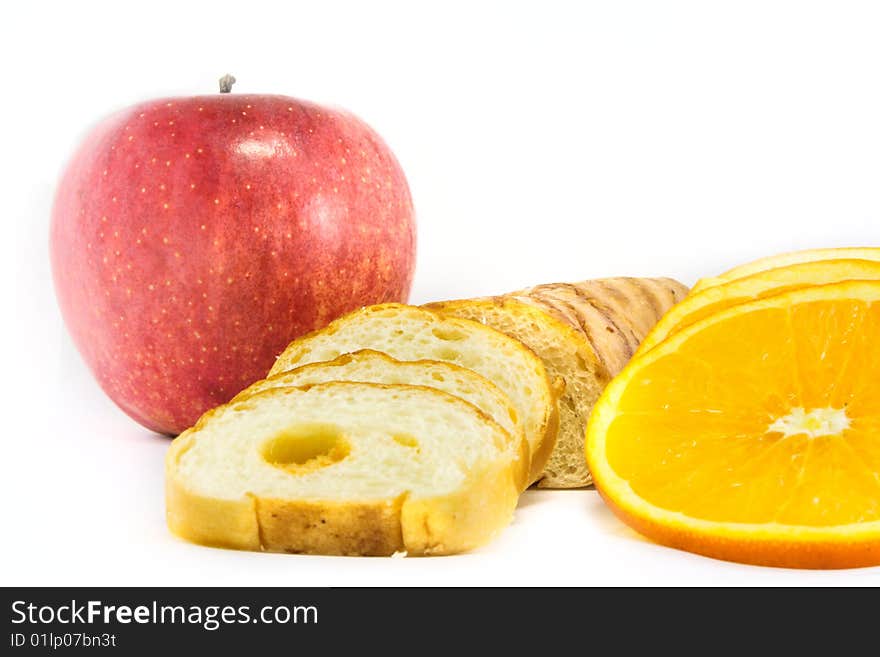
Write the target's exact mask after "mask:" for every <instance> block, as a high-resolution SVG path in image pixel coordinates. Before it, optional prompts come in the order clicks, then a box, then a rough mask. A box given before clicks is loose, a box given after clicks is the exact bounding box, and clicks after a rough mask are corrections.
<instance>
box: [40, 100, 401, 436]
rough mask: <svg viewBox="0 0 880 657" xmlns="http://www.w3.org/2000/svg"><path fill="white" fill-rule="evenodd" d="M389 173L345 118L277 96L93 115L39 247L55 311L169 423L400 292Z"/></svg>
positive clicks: (137, 398) (126, 402)
mask: <svg viewBox="0 0 880 657" xmlns="http://www.w3.org/2000/svg"><path fill="white" fill-rule="evenodd" d="M415 233H416V231H415V221H414V217H413V207H412V201H411V199H410V194H409V189H408V187H407V184H406V179H405V178H404V175H403V172H402V171H401V169H400V166H399V165H398V163H397V161H396V159H395V158H394V155H393V154H392V153H391V151H390V150H389V149H388V147H387V146H386V145H385V144H384V143H383V142H382V140H381V139H380V138H379V136H378V135H377V134H376V133H375V132H373V131H372V130H371V129H370V128H369V127H368V126H366V125H365V124H364V123H363V122H361V121H360V120H358V119H357V118H356V117H354V116H352V115H351V114H348V113H347V112H343V111H340V110H336V109H328V108H326V107H321V106H319V105H315V104H312V103H308V102H304V101H301V100H295V99H293V98H288V97H285V96H271V95H236V94H230V93H221V94H217V95H213V96H210V95H209V96H195V97H188V98H166V99H162V100H154V101H151V102H147V103H144V104H142V105H137V106H135V107H131V108H129V109H126V110H123V111H121V112H118V113H117V114H115V115H113V116H111V117H109V118H108V119H106V120H105V121H103V122H102V123H101V124H100V125H99V126H98V127H97V128H95V129H94V130H93V131H92V132H91V134H89V135H88V137H87V138H86V140H85V142H84V143H83V145H82V146H81V147H80V149H79V151H78V152H77V153H76V154H75V156H74V157H73V159H72V161H71V162H70V164H69V165H68V167H67V170H66V172H65V173H64V176H63V178H62V180H61V183H60V186H59V189H58V192H57V196H56V199H55V206H54V209H53V215H52V225H51V235H50V249H51V259H52V269H53V274H54V279H55V288H56V292H57V295H58V299H59V303H60V306H61V311H62V314H63V316H64V319H65V321H66V323H67V326H68V328H69V329H70V332H71V334H72V335H73V339H74V342H75V343H76V346H77V348H78V349H79V351H80V352H81V354H82V356H83V358H84V359H85V362H86V363H87V364H88V366H89V368H90V369H91V370H92V372H93V373H94V375H95V377H96V378H97V380H98V382H99V383H100V385H101V387H102V388H103V389H104V391H105V392H106V393H107V394H108V395H109V396H110V398H111V399H112V400H113V401H114V402H116V404H118V405H119V407H120V408H121V409H122V410H123V411H125V412H126V413H128V414H129V415H130V416H131V417H132V418H134V419H135V420H137V421H138V422H140V423H141V424H143V425H144V426H145V427H148V428H150V429H153V430H155V431H158V432H162V433H168V434H175V433H179V432H180V431H182V430H183V429H185V428H186V427H188V426H190V425H191V424H192V423H193V422H194V421H195V420H196V419H197V418H198V417H199V415H200V414H201V413H203V412H204V411H205V410H206V409H208V408H211V407H213V406H215V405H217V404H219V403H223V402H225V401H227V400H228V399H230V398H231V397H232V396H233V395H235V394H236V393H237V392H238V391H239V390H241V389H242V388H243V387H245V386H246V385H248V384H249V383H251V382H252V381H254V380H256V379H258V378H261V377H263V376H264V375H265V373H266V372H267V370H268V369H269V367H270V366H271V365H272V363H273V360H274V358H275V357H276V356H277V355H278V353H279V352H281V351H282V350H283V349H284V347H285V346H286V345H287V343H288V342H289V341H290V340H292V339H293V338H295V337H297V336H299V335H302V334H303V333H306V332H308V331H310V330H313V329H315V328H318V327H321V326H323V325H324V324H326V323H328V322H329V321H331V320H332V319H333V318H335V317H337V316H339V315H341V314H343V313H345V312H348V311H350V310H352V309H354V308H357V307H359V306H362V305H367V304H372V303H380V302H385V301H405V300H406V298H407V296H408V294H409V290H410V284H411V281H412V275H413V268H414V264H415Z"/></svg>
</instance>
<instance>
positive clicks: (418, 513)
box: [165, 382, 520, 556]
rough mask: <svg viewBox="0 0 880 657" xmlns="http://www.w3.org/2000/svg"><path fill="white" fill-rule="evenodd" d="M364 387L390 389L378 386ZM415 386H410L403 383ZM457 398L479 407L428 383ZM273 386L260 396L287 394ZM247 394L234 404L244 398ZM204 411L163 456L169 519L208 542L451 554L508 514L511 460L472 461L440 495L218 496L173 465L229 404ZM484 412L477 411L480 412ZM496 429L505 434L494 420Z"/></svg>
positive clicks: (274, 548) (513, 491)
mask: <svg viewBox="0 0 880 657" xmlns="http://www.w3.org/2000/svg"><path fill="white" fill-rule="evenodd" d="M325 385H330V386H334V385H369V386H376V387H382V388H391V387H395V386H388V385H382V384H360V383H358V384H346V383H342V384H340V383H338V382H331V383H327V384H317V385H316V386H312V387H319V386H325ZM407 387H415V386H407ZM423 390H429V391H431V393H432V394H436V395H442V396H444V397H446V398H448V400H449V401H450V403H454V404H462V405H464V406H467V407H468V409H469V411H470V412H480V411H479V409H476V408H475V407H473V406H472V405H470V404H468V403H467V402H465V401H463V400H461V399H458V398H457V397H453V396H452V395H448V394H447V393H444V392H440V391H438V390H435V389H431V388H423ZM285 391H289V389H285V388H274V389H271V390H266V391H262V392H260V393H258V394H257V396H263V395H273V394H279V395H280V394H287V393H286V392H285ZM250 399H252V398H246V399H242V400H239V401H238V402H235V404H238V405H241V404H247V403H248V401H249V400H250ZM231 405H233V404H232V403H230V404H227V405H225V406H220V407H218V408H216V409H213V410H211V411H209V412H207V413H206V414H205V415H203V416H202V417H201V418H200V419H199V421H198V422H197V423H196V425H195V426H194V427H192V428H191V429H188V430H187V431H185V432H184V433H182V434H180V436H178V437H177V438H176V439H175V440H174V441H173V442H172V444H171V447H170V448H169V450H168V453H167V455H166V459H165V472H166V509H167V511H166V517H167V523H168V527H169V529H170V530H171V531H172V533H174V534H175V535H177V536H179V537H180V538H183V539H185V540H187V541H190V542H193V543H198V544H201V545H208V546H213V547H222V548H232V549H239V550H255V551H267V552H288V553H296V554H325V555H346V556H390V555H393V554H395V553H400V552H403V553H406V554H408V555H412V556H427V555H447V554H455V553H459V552H463V551H467V550H471V549H474V548H476V547H479V546H481V545H483V544H485V543H487V542H488V541H489V540H491V539H492V538H493V537H494V536H495V535H496V534H498V533H499V532H500V531H501V530H502V529H503V528H504V527H505V526H506V525H507V524H509V522H510V520H511V519H512V517H513V513H514V510H515V508H516V504H517V500H518V496H519V492H520V488H519V486H518V485H517V482H516V480H515V473H514V469H513V466H512V463H511V461H510V460H509V459H503V458H500V459H498V460H495V461H491V462H480V463H475V464H474V466H473V467H472V468H471V470H470V471H469V474H468V477H467V478H466V480H465V482H464V483H463V485H462V486H460V487H459V488H457V489H456V490H455V491H452V492H451V493H448V494H445V495H435V496H424V497H416V496H413V495H411V494H409V493H403V494H401V495H398V496H396V497H394V498H389V499H375V500H351V501H340V500H323V499H305V498H304V499H277V498H272V497H261V496H258V495H255V494H253V493H246V494H245V495H243V496H242V498H241V499H238V500H226V499H217V498H212V497H207V496H203V495H199V494H198V493H196V492H194V491H192V490H191V489H190V488H189V487H188V486H187V485H186V481H184V479H183V477H181V476H180V474H179V472H178V463H179V461H180V459H181V457H182V456H183V455H184V454H185V453H186V451H187V450H188V449H190V448H191V447H192V443H193V441H194V440H196V439H197V435H198V431H199V430H200V428H201V427H203V426H204V425H205V424H206V423H207V422H209V421H210V419H211V417H212V416H214V415H215V414H217V413H220V412H222V411H223V409H225V408H226V407H227V406H231ZM480 413H481V412H480ZM484 418H485V419H486V422H488V423H491V425H492V427H493V430H496V431H498V432H502V431H503V430H502V429H501V428H500V427H498V425H496V424H495V423H494V422H493V421H491V420H489V419H488V416H485V415H484Z"/></svg>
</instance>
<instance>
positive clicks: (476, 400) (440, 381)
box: [232, 349, 530, 489]
mask: <svg viewBox="0 0 880 657" xmlns="http://www.w3.org/2000/svg"><path fill="white" fill-rule="evenodd" d="M329 381H361V382H366V383H386V384H406V385H416V386H424V387H426V388H436V389H437V390H442V391H443V392H446V393H449V394H450V395H455V396H456V397H459V398H461V399H463V400H464V401H466V402H468V403H470V404H473V405H474V406H476V407H477V408H478V409H480V410H481V411H483V412H484V413H485V414H486V415H488V416H489V417H490V418H491V419H492V420H494V421H495V423H496V424H498V425H499V426H500V427H501V428H502V429H504V430H505V432H506V434H507V436H508V440H509V442H510V450H511V452H512V454H513V458H514V469H515V470H516V478H517V481H518V482H519V485H520V487H521V488H522V489H524V488H525V487H526V486H528V483H529V482H528V474H529V463H530V461H529V443H528V442H527V441H526V437H525V432H524V431H523V426H522V422H521V421H520V420H519V417H518V415H517V412H516V409H514V408H513V406H512V405H511V402H510V400H509V399H508V398H507V397H505V396H504V394H503V393H502V392H501V391H500V390H499V389H498V387H497V386H496V385H495V384H494V383H492V382H491V381H489V380H488V379H486V378H485V377H482V376H480V375H479V374H477V373H476V372H473V371H471V370H468V369H465V368H464V367H460V366H458V365H453V364H452V363H444V362H442V361H437V360H417V361H399V360H395V359H393V358H391V357H390V356H387V355H386V354H383V353H381V352H378V351H372V350H369V349H364V350H361V351H356V352H354V353H350V354H343V355H342V356H340V357H339V358H336V359H334V360H331V361H327V362H319V363H311V364H309V365H303V366H301V367H297V368H296V369H293V370H290V371H288V372H282V373H281V374H276V375H275V376H271V377H269V378H268V379H263V380H261V381H257V382H256V383H254V384H253V385H251V386H250V387H249V388H246V389H245V390H244V391H242V392H241V393H239V394H238V395H237V396H236V397H235V398H234V399H233V400H232V401H238V400H240V399H244V398H246V397H250V396H251V395H254V394H256V393H258V392H262V391H263V390H268V389H270V388H279V387H291V386H307V385H314V384H316V383H327V382H329Z"/></svg>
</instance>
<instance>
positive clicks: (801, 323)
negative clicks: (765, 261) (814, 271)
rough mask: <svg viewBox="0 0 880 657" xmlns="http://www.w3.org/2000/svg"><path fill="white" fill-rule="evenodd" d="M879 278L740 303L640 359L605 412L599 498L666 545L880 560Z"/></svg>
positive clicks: (760, 560) (813, 559) (597, 468)
mask: <svg viewBox="0 0 880 657" xmlns="http://www.w3.org/2000/svg"><path fill="white" fill-rule="evenodd" d="M878 380H880V282H846V283H836V284H833V285H823V286H817V287H811V288H806V289H802V290H795V291H792V292H786V293H784V294H780V295H777V296H773V297H769V298H767V299H762V300H759V301H753V302H750V303H746V304H742V305H738V306H734V307H732V308H729V309H727V310H724V311H722V312H720V313H717V314H715V315H712V316H710V317H707V318H705V319H702V320H700V321H699V322H696V323H695V324H693V325H691V326H689V327H687V328H685V329H684V330H682V331H681V332H679V333H677V334H675V335H673V336H670V337H669V338H668V339H667V340H665V341H664V342H662V343H660V344H658V345H657V346H656V347H654V348H653V349H651V350H650V351H648V352H647V353H645V354H644V355H643V356H641V357H639V358H636V359H634V360H632V361H631V362H630V363H629V365H628V366H627V367H626V369H624V371H623V372H622V373H621V374H620V375H619V376H618V377H617V378H616V379H614V381H613V382H612V383H611V384H610V385H609V386H608V388H607V389H606V391H605V393H604V394H603V395H602V397H601V398H600V400H599V402H598V403H597V404H596V406H595V409H594V411H593V414H592V416H591V418H590V422H589V425H588V429H587V446H586V455H587V462H588V464H589V466H590V470H591V471H592V473H593V479H594V481H595V484H596V487H597V488H598V489H599V492H600V493H601V495H602V496H603V498H604V499H605V500H606V502H607V503H608V504H609V505H610V506H611V508H612V509H613V510H614V511H615V513H617V515H619V516H620V517H621V518H622V519H623V520H624V521H625V522H626V523H628V524H629V525H630V526H632V527H633V528H635V529H636V530H638V531H639V532H641V533H643V534H645V535H646V536H648V537H650V538H652V539H654V540H655V541H657V542H659V543H662V544H664V545H668V546H672V547H677V548H681V549H685V550H690V551H692V552H697V553H699V554H704V555H707V556H712V557H716V558H720V559H728V560H732V561H741V562H746V563H753V564H763V565H773V566H784V567H800V568H844V567H854V566H866V565H873V564H880V385H878Z"/></svg>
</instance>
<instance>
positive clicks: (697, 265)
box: [0, 0, 880, 585]
mask: <svg viewBox="0 0 880 657" xmlns="http://www.w3.org/2000/svg"><path fill="white" fill-rule="evenodd" d="M13 7H14V9H12V8H13ZM878 7H880V6H878V5H877V4H876V3H870V2H865V3H852V2H841V1H839V0H838V1H835V2H825V3H816V2H803V1H802V2H792V3H782V2H768V1H763V2H743V1H740V2H644V3H634V2H620V1H618V2H606V3H575V2H549V1H547V0H543V1H542V2H535V3H531V6H526V5H525V3H522V4H520V3H511V2H505V3H500V2H499V3H489V2H473V1H472V2H463V3H459V2H449V1H447V2H442V3H432V4H431V5H430V8H429V5H428V3H414V2H410V3H405V2H400V3H376V2H370V3H346V4H340V3H332V2H308V3H305V2H274V3H269V2H259V1H256V0H249V1H248V2H210V3H184V2H180V1H179V0H178V1H175V2H166V1H163V0H151V2H147V3H143V2H142V3H123V2H107V3H96V2H83V1H80V2H76V3H71V2H67V3H61V2H58V3H54V4H48V3H45V2H42V3H41V2H29V3H4V5H3V9H2V10H0V11H2V14H3V15H2V16H0V31H2V33H0V55H2V59H0V61H2V62H3V67H2V69H0V87H2V92H0V93H2V99H0V130H2V147H0V167H2V169H0V187H2V198H0V210H2V214H0V225H2V227H3V235H2V239H0V244H2V249H3V252H2V258H0V263H2V265H0V266H2V276H0V280H2V285H3V297H2V299H3V302H2V303H3V321H2V323H0V331H2V335H0V338H2V345H3V347H4V359H3V364H4V366H5V367H4V375H3V376H2V378H0V385H2V399H3V400H4V404H3V414H2V417H3V425H2V428H3V431H2V441H3V445H2V452H0V454H2V456H0V468H2V470H0V499H2V500H3V516H2V526H3V534H2V539H0V551H2V553H0V554H2V558H0V584H6V585H9V584H31V585H36V584H44V585H48V584H95V585H98V584H105V585H134V584H149V585H160V584H168V585H171V584H183V585H189V584H255V585H264V584H265V585H343V584H349V585H360V584H412V585H418V584H497V585H520V584H526V585H533V584H586V585H590V584H694V585H703V584H729V585H742V584H759V585H760V584H820V585H821V584H874V585H877V584H880V568H874V569H862V570H855V571H846V572H797V571H786V570H774V569H767V568H756V567H748V566H741V565H737V564H729V563H723V562H718V561H714V560H710V559H705V558H702V557H698V556H693V555H690V554H686V553H683V552H677V551H674V550H670V549H666V548H662V547H659V546H656V545H653V544H650V543H648V542H646V541H643V540H642V539H640V538H639V537H638V536H637V535H636V534H634V533H633V532H632V531H630V530H629V529H627V528H626V527H625V526H623V525H622V524H620V523H619V522H618V521H616V519H615V518H614V517H613V516H612V515H611V514H610V513H609V512H608V511H607V510H606V509H605V508H604V507H603V505H602V504H601V502H600V500H599V499H598V496H597V494H596V493H595V492H594V491H591V490H586V491H559V492H552V491H551V492H529V493H527V494H526V495H525V496H524V497H523V499H522V503H521V505H520V509H519V510H518V512H517V515H516V521H515V523H514V524H513V526H511V527H510V528H509V529H508V530H506V532H505V533H504V534H503V536H502V537H501V538H500V539H499V540H497V541H496V542H495V543H493V544H492V545H490V546H488V547H486V548H484V549H482V550H480V551H478V552H475V553H473V554H468V555H464V556H459V557H449V558H437V559H422V560H417V559H346V558H323V557H302V556H289V555H270V554H253V553H236V552H229V551H223V550H213V549H207V548H200V547H196V546H192V545H188V544H186V543H183V542H181V541H179V540H177V539H175V538H173V537H172V536H170V535H169V533H168V532H167V530H166V529H165V525H164V518H163V497H162V495H163V482H162V459H163V455H164V452H165V450H166V448H167V440H166V439H164V438H161V437H158V436H156V435H152V434H150V433H149V432H147V431H146V430H144V429H142V428H140V427H139V426H137V425H136V424H134V423H133V422H132V421H130V420H129V419H128V418H127V417H125V416H124V415H123V414H122V413H121V412H119V411H118V410H116V408H115V407H114V406H113V405H112V403H110V402H109V401H108V400H107V399H106V398H105V397H104V396H103V395H102V394H101V392H100V391H99V390H98V388H97V386H96V385H95V384H94V383H93V382H92V379H91V377H90V375H89V373H88V372H87V371H86V369H85V367H84V366H83V364H82V362H81V361H80V359H79V356H78V355H77V353H76V352H75V350H74V349H73V347H72V344H71V342H70V340H69V338H68V337H67V335H66V333H65V331H64V328H63V326H62V323H61V319H60V315H59V313H58V311H57V309H56V306H55V300H54V297H53V292H52V289H51V281H50V275H49V266H48V257H47V229H48V218H49V210H50V205H51V199H52V194H53V189H54V186H55V183H56V181H57V178H58V175H59V173H60V170H61V168H62V167H63V165H64V163H65V160H66V158H67V157H68V156H69V154H70V152H71V150H72V149H73V148H74V146H75V145H76V143H77V142H78V140H79V139H80V138H81V137H82V136H83V134H84V132H85V131H86V130H87V128H88V127H89V126H90V125H91V124H93V123H94V122H95V121H97V120H98V119H99V118H100V117H102V116H103V115H105V114H107V113H108V112H110V111H112V110H114V109H116V108H119V107H122V106H125V105H127V104H130V103H133V102H136V101H139V100H143V99H147V98H151V97H155V96H163V95H176V94H197V93H209V92H212V91H213V90H214V89H215V87H216V80H217V78H218V77H219V76H220V75H221V74H223V73H225V72H227V71H228V72H232V73H234V74H235V75H236V77H237V78H238V80H239V83H238V85H237V86H236V87H235V91H237V92H269V93H281V94H288V95H292V96H298V97H301V98H306V99H311V100H315V101H318V102H324V103H329V104H333V105H340V106H343V107H346V108H348V109H350V110H352V111H354V112H355V113H357V114H359V115H360V116H361V117H362V118H364V119H366V120H367V121H368V122H369V123H370V124H372V125H373V127H374V128H376V129H377V130H378V131H379V132H380V133H381V134H382V135H383V136H384V137H385V139H386V141H387V142H388V143H389V144H390V145H391V147H392V148H393V150H394V151H395V152H396V154H397V156H398V158H399V160H400V161H401V163H402V165H403V167H404V170H405V171H406V173H407V176H408V178H409V181H410V185H411V188H412V193H413V196H414V199H415V203H416V208H417V212H418V219H419V253H418V268H417V272H416V280H415V287H414V291H413V300H414V301H415V302H423V301H428V300H432V299H436V298H442V297H453V296H461V295H475V294H481V293H490V292H503V291H507V290H510V289H513V288H517V287H521V286H524V285H527V284H533V283H539V282H547V281H555V280H576V279H583V278H589V277H594V276H607V275H615V274H621V275H671V276H675V277H678V278H680V279H681V280H682V281H684V282H687V283H693V281H694V280H695V279H696V278H697V277H698V276H700V275H703V274H713V273H716V272H719V271H721V270H723V269H725V268H728V267H729V266H732V265H734V264H736V263H739V262H742V261H745V260H748V259H751V258H753V257H757V256H761V255H766V254H770V253H773V252H778V251H782V250H790V249H795V248H803V247H813V246H834V245H856V244H875V245H876V244H878V243H880V38H878V35H880V9H878Z"/></svg>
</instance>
